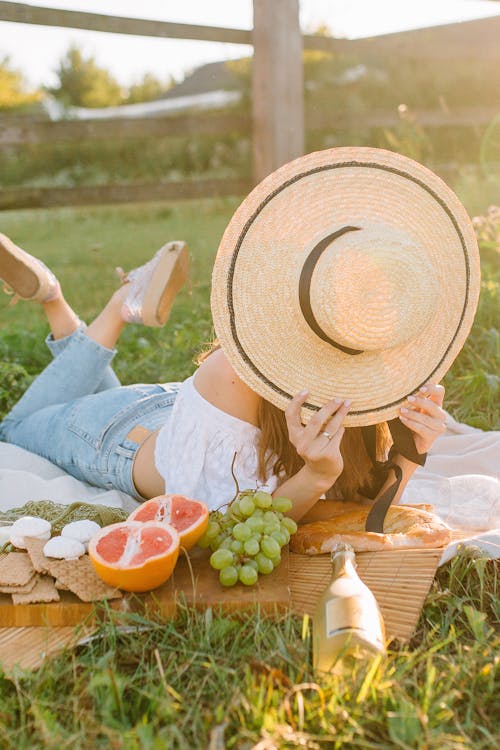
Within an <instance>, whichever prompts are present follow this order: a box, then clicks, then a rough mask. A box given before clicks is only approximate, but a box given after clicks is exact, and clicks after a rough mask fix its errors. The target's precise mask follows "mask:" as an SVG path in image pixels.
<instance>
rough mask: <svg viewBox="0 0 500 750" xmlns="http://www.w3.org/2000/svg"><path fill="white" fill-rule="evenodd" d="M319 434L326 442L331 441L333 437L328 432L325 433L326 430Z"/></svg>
mask: <svg viewBox="0 0 500 750" xmlns="http://www.w3.org/2000/svg"><path fill="white" fill-rule="evenodd" d="M321 434H322V435H324V436H325V437H326V439H327V440H331V439H332V437H333V435H331V434H330V433H329V432H326V430H323V432H322V433H321Z"/></svg>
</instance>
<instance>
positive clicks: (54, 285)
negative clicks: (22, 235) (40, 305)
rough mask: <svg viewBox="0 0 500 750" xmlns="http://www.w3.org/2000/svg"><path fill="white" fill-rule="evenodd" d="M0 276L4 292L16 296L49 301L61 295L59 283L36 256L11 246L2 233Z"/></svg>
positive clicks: (36, 300) (35, 300)
mask: <svg viewBox="0 0 500 750" xmlns="http://www.w3.org/2000/svg"><path fill="white" fill-rule="evenodd" d="M0 279H2V281H4V282H5V284H4V291H5V292H6V293H7V294H9V293H10V294H12V293H13V294H14V298H13V302H15V301H17V300H18V299H25V300H32V301H34V302H50V301H52V300H55V299H57V298H58V297H59V296H60V294H61V287H60V286H59V282H58V280H57V279H56V277H55V276H54V274H53V273H52V271H50V270H49V269H48V268H47V266H46V265H45V264H44V263H42V261H41V260H38V258H34V257H33V256H32V255H30V254H29V253H27V252H26V251H25V250H22V249H21V248H20V247H18V246H17V245H14V243H13V242H12V240H10V239H9V238H8V237H6V235H5V234H0Z"/></svg>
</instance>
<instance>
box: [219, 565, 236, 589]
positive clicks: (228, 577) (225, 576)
mask: <svg viewBox="0 0 500 750" xmlns="http://www.w3.org/2000/svg"><path fill="white" fill-rule="evenodd" d="M219 581H220V582H221V584H222V585H223V586H234V584H235V583H238V569H237V568H236V567H235V566H234V565H228V566H227V567H226V568H222V569H221V570H220V571H219Z"/></svg>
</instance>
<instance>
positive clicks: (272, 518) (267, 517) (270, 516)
mask: <svg viewBox="0 0 500 750" xmlns="http://www.w3.org/2000/svg"><path fill="white" fill-rule="evenodd" d="M279 522H280V519H279V517H278V516H277V514H276V513H275V512H274V511H272V510H266V512H265V513H264V523H265V524H266V526H273V525H276V524H277V523H279Z"/></svg>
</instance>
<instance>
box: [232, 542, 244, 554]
mask: <svg viewBox="0 0 500 750" xmlns="http://www.w3.org/2000/svg"><path fill="white" fill-rule="evenodd" d="M229 549H230V550H231V552H234V554H235V555H241V554H242V552H243V542H240V541H239V540H238V539H233V541H232V542H231V546H230V548H229Z"/></svg>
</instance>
